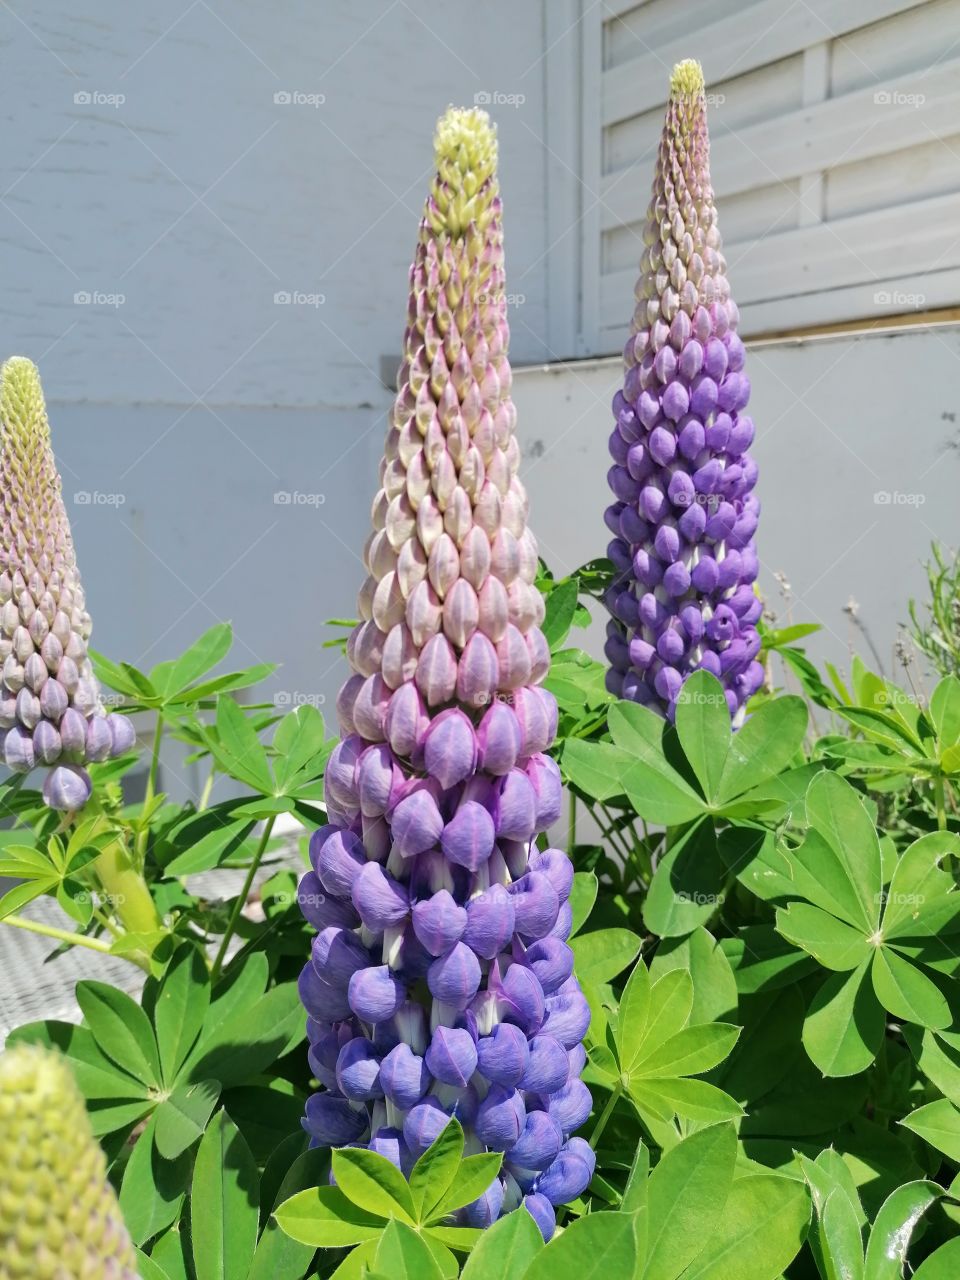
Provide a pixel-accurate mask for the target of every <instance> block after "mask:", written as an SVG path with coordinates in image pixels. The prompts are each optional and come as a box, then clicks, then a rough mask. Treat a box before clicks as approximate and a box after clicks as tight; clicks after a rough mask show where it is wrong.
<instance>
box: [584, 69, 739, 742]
mask: <svg viewBox="0 0 960 1280" xmlns="http://www.w3.org/2000/svg"><path fill="white" fill-rule="evenodd" d="M709 148H710V144H709V140H708V137H707V116H706V102H705V98H704V86H703V72H702V71H701V70H700V64H699V63H697V62H681V63H680V64H679V65H678V66H677V67H676V68H675V69H674V72H673V77H672V79H671V82H670V101H669V104H668V106H667V115H666V120H665V122H664V127H663V136H662V138H661V141H660V149H659V153H658V157H657V167H656V175H655V177H654V183H653V197H652V199H651V201H650V207H649V210H648V212H647V223H646V231H645V235H644V243H645V245H646V248H645V250H644V253H643V258H642V262H641V275H640V280H639V282H638V284H637V289H636V298H637V305H636V310H635V312H634V317H633V325H632V328H631V333H630V337H629V338H628V340H627V344H626V346H625V348H624V367H625V371H626V377H625V380H624V386H623V390H622V391H619V392H618V393H617V395H616V397H615V398H614V402H613V411H614V415H615V416H616V420H617V425H616V427H615V429H614V431H613V434H612V435H611V437H610V452H611V454H612V455H613V462H614V465H613V466H612V467H611V469H610V472H609V481H610V487H611V489H612V490H613V492H614V495H615V497H616V502H614V503H613V505H612V506H610V507H609V508H608V509H607V512H606V522H607V526H608V528H609V529H610V531H611V533H612V534H613V541H612V542H611V543H610V545H609V549H608V554H609V556H610V559H611V560H612V561H613V565H614V568H615V570H616V572H617V578H616V580H615V582H614V585H613V586H612V587H611V589H610V591H609V593H608V597H607V605H608V608H609V609H610V612H611V614H612V620H611V622H610V623H609V625H608V628H607V646H606V652H607V658H608V660H609V662H610V664H611V669H610V671H609V673H608V688H609V689H610V691H611V693H614V694H617V695H619V696H621V697H623V698H628V699H631V700H632V701H634V702H640V703H643V704H645V705H647V706H650V707H652V708H653V709H654V710H657V711H660V712H661V713H663V714H665V715H667V716H668V717H672V715H673V710H674V707H675V705H676V700H677V695H678V694H679V692H680V689H681V687H682V686H683V682H684V680H685V679H686V677H687V676H688V675H690V674H691V672H693V671H696V670H697V669H698V668H701V667H702V668H703V669H705V670H706V671H709V672H711V673H712V674H713V675H715V676H717V677H718V678H719V680H720V681H721V683H722V684H723V687H724V692H725V696H726V699H727V704H728V706H729V708H730V713H731V716H732V717H733V722H734V724H735V725H738V724H739V723H741V721H742V719H743V714H744V705H745V703H746V701H747V699H748V698H749V697H750V695H751V694H753V693H755V692H756V690H757V689H758V688H759V687H760V683H761V681H762V678H763V671H762V668H761V666H760V664H759V662H757V661H756V658H757V654H758V652H759V649H760V638H759V636H758V634H757V630H756V622H757V620H758V618H759V617H760V613H761V608H762V606H761V603H760V601H759V599H758V598H757V596H756V593H755V592H754V589H753V582H754V580H755V579H756V576H757V570H758V561H757V554H756V551H755V550H754V545H753V535H754V532H755V530H756V527H757V518H758V515H759V511H760V506H759V503H758V502H757V499H756V498H755V496H754V494H753V488H754V485H755V484H756V480H757V466H756V463H755V462H754V461H753V459H752V458H751V457H750V456H749V454H748V453H747V450H748V449H749V447H750V444H751V442H752V441H753V422H752V420H751V419H750V418H749V417H748V416H747V414H746V413H745V412H744V410H745V408H746V405H747V400H748V398H749V395H750V383H749V381H748V379H747V377H746V374H745V373H744V372H743V364H744V348H743V343H742V342H741V340H740V338H739V337H738V336H737V322H738V318H739V313H738V311H737V307H736V304H735V303H734V301H733V299H732V298H731V297H730V286H729V284H728V282H727V273H726V262H725V260H724V257H723V254H722V253H721V249H720V233H719V231H718V229H717V211H716V207H715V205H714V199H713V189H712V187H711V185H710V166H709Z"/></svg>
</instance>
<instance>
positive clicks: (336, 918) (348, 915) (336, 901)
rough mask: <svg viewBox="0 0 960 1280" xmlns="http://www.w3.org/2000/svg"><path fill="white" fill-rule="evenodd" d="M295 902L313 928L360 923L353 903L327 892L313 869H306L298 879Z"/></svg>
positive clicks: (348, 927) (346, 927)
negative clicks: (300, 878)
mask: <svg viewBox="0 0 960 1280" xmlns="http://www.w3.org/2000/svg"><path fill="white" fill-rule="evenodd" d="M297 903H298V905H299V907H300V910H301V911H302V912H303V915H304V918H305V919H306V920H307V921H308V922H309V923H310V924H312V925H313V927H314V928H315V929H326V928H327V927H328V926H330V925H339V926H340V927H341V928H345V929H354V928H356V926H357V925H358V924H359V923H360V918H359V916H358V915H357V913H356V911H355V910H354V909H353V905H352V904H351V903H350V902H346V901H343V900H342V899H340V898H335V897H333V896H332V894H329V893H327V892H326V890H325V889H324V887H323V885H322V884H321V883H320V881H319V880H318V878H317V876H316V874H315V873H314V872H313V871H308V872H307V873H306V875H305V876H304V877H303V879H302V880H301V881H300V884H299V886H298V888H297Z"/></svg>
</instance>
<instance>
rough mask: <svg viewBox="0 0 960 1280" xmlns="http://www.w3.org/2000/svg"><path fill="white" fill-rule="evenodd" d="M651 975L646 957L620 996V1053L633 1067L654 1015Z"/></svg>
mask: <svg viewBox="0 0 960 1280" xmlns="http://www.w3.org/2000/svg"><path fill="white" fill-rule="evenodd" d="M650 987H651V983H650V974H649V973H648V971H647V966H646V965H645V964H644V963H643V961H642V960H638V961H637V963H636V964H635V965H634V967H633V971H632V972H631V974H630V977H629V978H628V979H627V981H626V985H625V986H624V988H623V994H622V995H621V997H620V1012H619V1016H618V1019H617V1053H618V1055H619V1057H620V1062H621V1064H622V1065H623V1066H624V1067H625V1068H626V1069H627V1070H629V1068H630V1067H631V1066H632V1065H633V1063H634V1062H635V1061H636V1059H637V1058H638V1057H639V1055H640V1050H641V1048H642V1046H643V1043H644V1040H645V1037H646V1033H647V1022H648V1019H649V1016H650Z"/></svg>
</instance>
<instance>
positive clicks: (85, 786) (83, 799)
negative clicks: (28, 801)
mask: <svg viewBox="0 0 960 1280" xmlns="http://www.w3.org/2000/svg"><path fill="white" fill-rule="evenodd" d="M10 732H11V733H12V732H13V730H12V729H11V730H10ZM92 790H93V785H92V783H91V782H90V775H89V774H88V773H87V771H86V769H81V768H79V767H78V766H76V765H69V764H60V765H57V767H56V768H55V769H52V770H51V771H50V773H48V774H47V776H46V778H45V780H44V783H43V798H44V801H45V802H46V803H47V805H49V807H50V808H51V809H57V810H59V811H60V812H61V813H72V812H73V811H74V810H76V809H82V808H83V806H84V805H85V804H86V803H87V801H88V800H89V799H90V793H91V791H92Z"/></svg>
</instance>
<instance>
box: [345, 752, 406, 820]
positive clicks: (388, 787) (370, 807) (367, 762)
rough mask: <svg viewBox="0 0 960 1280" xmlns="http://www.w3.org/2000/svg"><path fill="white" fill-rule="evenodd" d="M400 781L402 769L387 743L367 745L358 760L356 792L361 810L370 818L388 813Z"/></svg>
mask: <svg viewBox="0 0 960 1280" xmlns="http://www.w3.org/2000/svg"><path fill="white" fill-rule="evenodd" d="M399 781H400V770H399V769H398V768H397V766H396V763H395V761H394V756H393V752H392V750H391V749H390V747H389V746H387V744H386V743H384V742H381V743H377V744H376V745H375V746H372V747H367V749H366V750H365V751H363V752H362V753H361V755H360V758H359V760H358V761H357V770H356V792H357V798H358V801H359V804H360V812H361V813H362V814H364V816H365V817H368V818H376V817H379V816H380V815H381V814H384V813H386V811H387V809H389V807H390V800H391V796H392V795H393V790H394V788H395V787H396V786H397V785H398V783H399Z"/></svg>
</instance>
